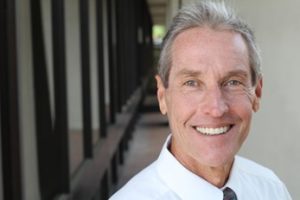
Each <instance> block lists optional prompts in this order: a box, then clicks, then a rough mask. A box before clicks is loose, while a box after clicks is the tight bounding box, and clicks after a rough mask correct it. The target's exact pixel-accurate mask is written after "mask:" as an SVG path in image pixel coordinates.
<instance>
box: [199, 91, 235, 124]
mask: <svg viewBox="0 0 300 200" xmlns="http://www.w3.org/2000/svg"><path fill="white" fill-rule="evenodd" d="M202 100H203V104H202V105H203V107H202V111H203V112H204V114H205V115H210V116H211V117H215V118H217V117H222V116H223V115H224V114H225V113H226V112H228V110H229V106H228V102H227V101H226V99H225V98H224V95H223V94H222V91H221V89H220V88H213V89H210V90H207V92H206V94H205V97H204V98H203V99H202Z"/></svg>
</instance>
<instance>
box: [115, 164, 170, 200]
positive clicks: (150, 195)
mask: <svg viewBox="0 0 300 200" xmlns="http://www.w3.org/2000/svg"><path fill="white" fill-rule="evenodd" d="M155 165H156V163H155V162H154V163H152V164H151V165H149V166H148V167H146V168H145V169H143V170H142V171H141V172H139V173H138V174H137V175H135V176H134V177H133V178H132V179H130V180H129V181H128V182H127V183H126V184H125V185H124V186H123V187H122V188H121V189H120V190H118V191H117V192H116V193H115V194H114V195H113V196H112V197H111V198H110V200H122V199H131V200H135V199H136V200H138V199H144V200H147V199H149V200H150V199H152V200H153V199H160V197H161V196H164V195H166V194H167V193H168V192H169V190H168V188H167V187H166V186H165V185H164V183H163V182H162V181H161V179H160V177H159V175H158V173H157V171H156V167H155Z"/></svg>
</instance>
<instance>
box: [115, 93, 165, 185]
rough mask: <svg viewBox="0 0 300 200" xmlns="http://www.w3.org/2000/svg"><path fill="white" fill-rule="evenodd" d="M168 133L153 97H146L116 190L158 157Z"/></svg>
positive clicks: (163, 117) (163, 118)
mask: <svg viewBox="0 0 300 200" xmlns="http://www.w3.org/2000/svg"><path fill="white" fill-rule="evenodd" d="M169 133H170V131H169V127H168V122H167V119H166V117H165V116H163V115H161V114H160V112H159V110H158V105H157V100H156V97H155V95H148V96H147V97H146V98H145V101H144V104H143V108H142V109H141V112H140V116H139V120H138V122H137V124H136V127H135V131H134V133H133V139H132V140H131V141H130V148H129V150H128V152H127V153H126V157H125V163H124V165H122V167H121V169H120V172H119V182H118V186H117V189H118V188H120V187H122V186H123V185H124V184H125V183H126V182H127V181H128V180H129V179H130V178H131V177H132V176H134V175H135V174H137V173H138V172H139V171H141V170H142V169H143V168H145V167H146V166H147V165H149V164H150V163H151V162H153V161H154V160H155V159H156V158H157V157H158V155H159V152H160V150H161V148H162V145H163V143H164V141H165V139H166V137H167V136H168V134H169Z"/></svg>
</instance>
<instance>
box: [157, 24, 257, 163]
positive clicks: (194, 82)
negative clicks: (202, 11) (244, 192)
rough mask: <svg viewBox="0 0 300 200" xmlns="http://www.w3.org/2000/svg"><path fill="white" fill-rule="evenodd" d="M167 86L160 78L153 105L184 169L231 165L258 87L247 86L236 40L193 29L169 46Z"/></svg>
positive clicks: (243, 52)
mask: <svg viewBox="0 0 300 200" xmlns="http://www.w3.org/2000/svg"><path fill="white" fill-rule="evenodd" d="M171 55H172V65H171V70H170V75H169V85H168V87H167V88H165V87H164V85H163V83H162V81H161V79H160V77H159V76H157V77H156V79H157V85H158V92H157V94H158V100H159V105H160V109H161V112H162V113H163V114H165V113H166V114H167V115H168V118H169V122H170V127H171V130H172V134H173V137H172V143H171V152H172V153H173V154H174V155H175V157H176V158H177V159H178V160H179V161H180V162H182V163H184V164H185V165H189V166H191V167H192V166H193V165H194V164H195V163H198V164H201V165H204V166H210V167H220V166H224V165H225V164H228V163H231V162H232V160H233V158H234V155H235V154H236V153H237V151H238V150H239V149H240V147H241V145H242V143H243V142H244V140H245V138H246V137H247V135H248V132H249V127H250V123H251V117H252V111H253V110H254V111H256V110H257V109H258V105H259V99H260V97H261V87H262V81H261V80H259V81H258V84H257V85H255V86H253V85H251V73H250V66H249V58H248V50H247V47H246V44H245V42H244V40H243V38H242V37H241V35H240V34H238V33H235V32H230V31H214V30H211V29H209V28H192V29H189V30H186V31H184V32H183V33H181V34H179V35H178V36H177V38H176V39H175V41H174V43H173V46H172V53H171Z"/></svg>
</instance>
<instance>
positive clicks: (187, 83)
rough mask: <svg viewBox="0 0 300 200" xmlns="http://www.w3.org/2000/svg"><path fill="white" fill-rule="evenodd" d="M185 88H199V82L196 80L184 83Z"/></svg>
mask: <svg viewBox="0 0 300 200" xmlns="http://www.w3.org/2000/svg"><path fill="white" fill-rule="evenodd" d="M183 85H185V86H190V87H196V86H198V82H197V81H196V80H188V81H186V82H184V84H183Z"/></svg>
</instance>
